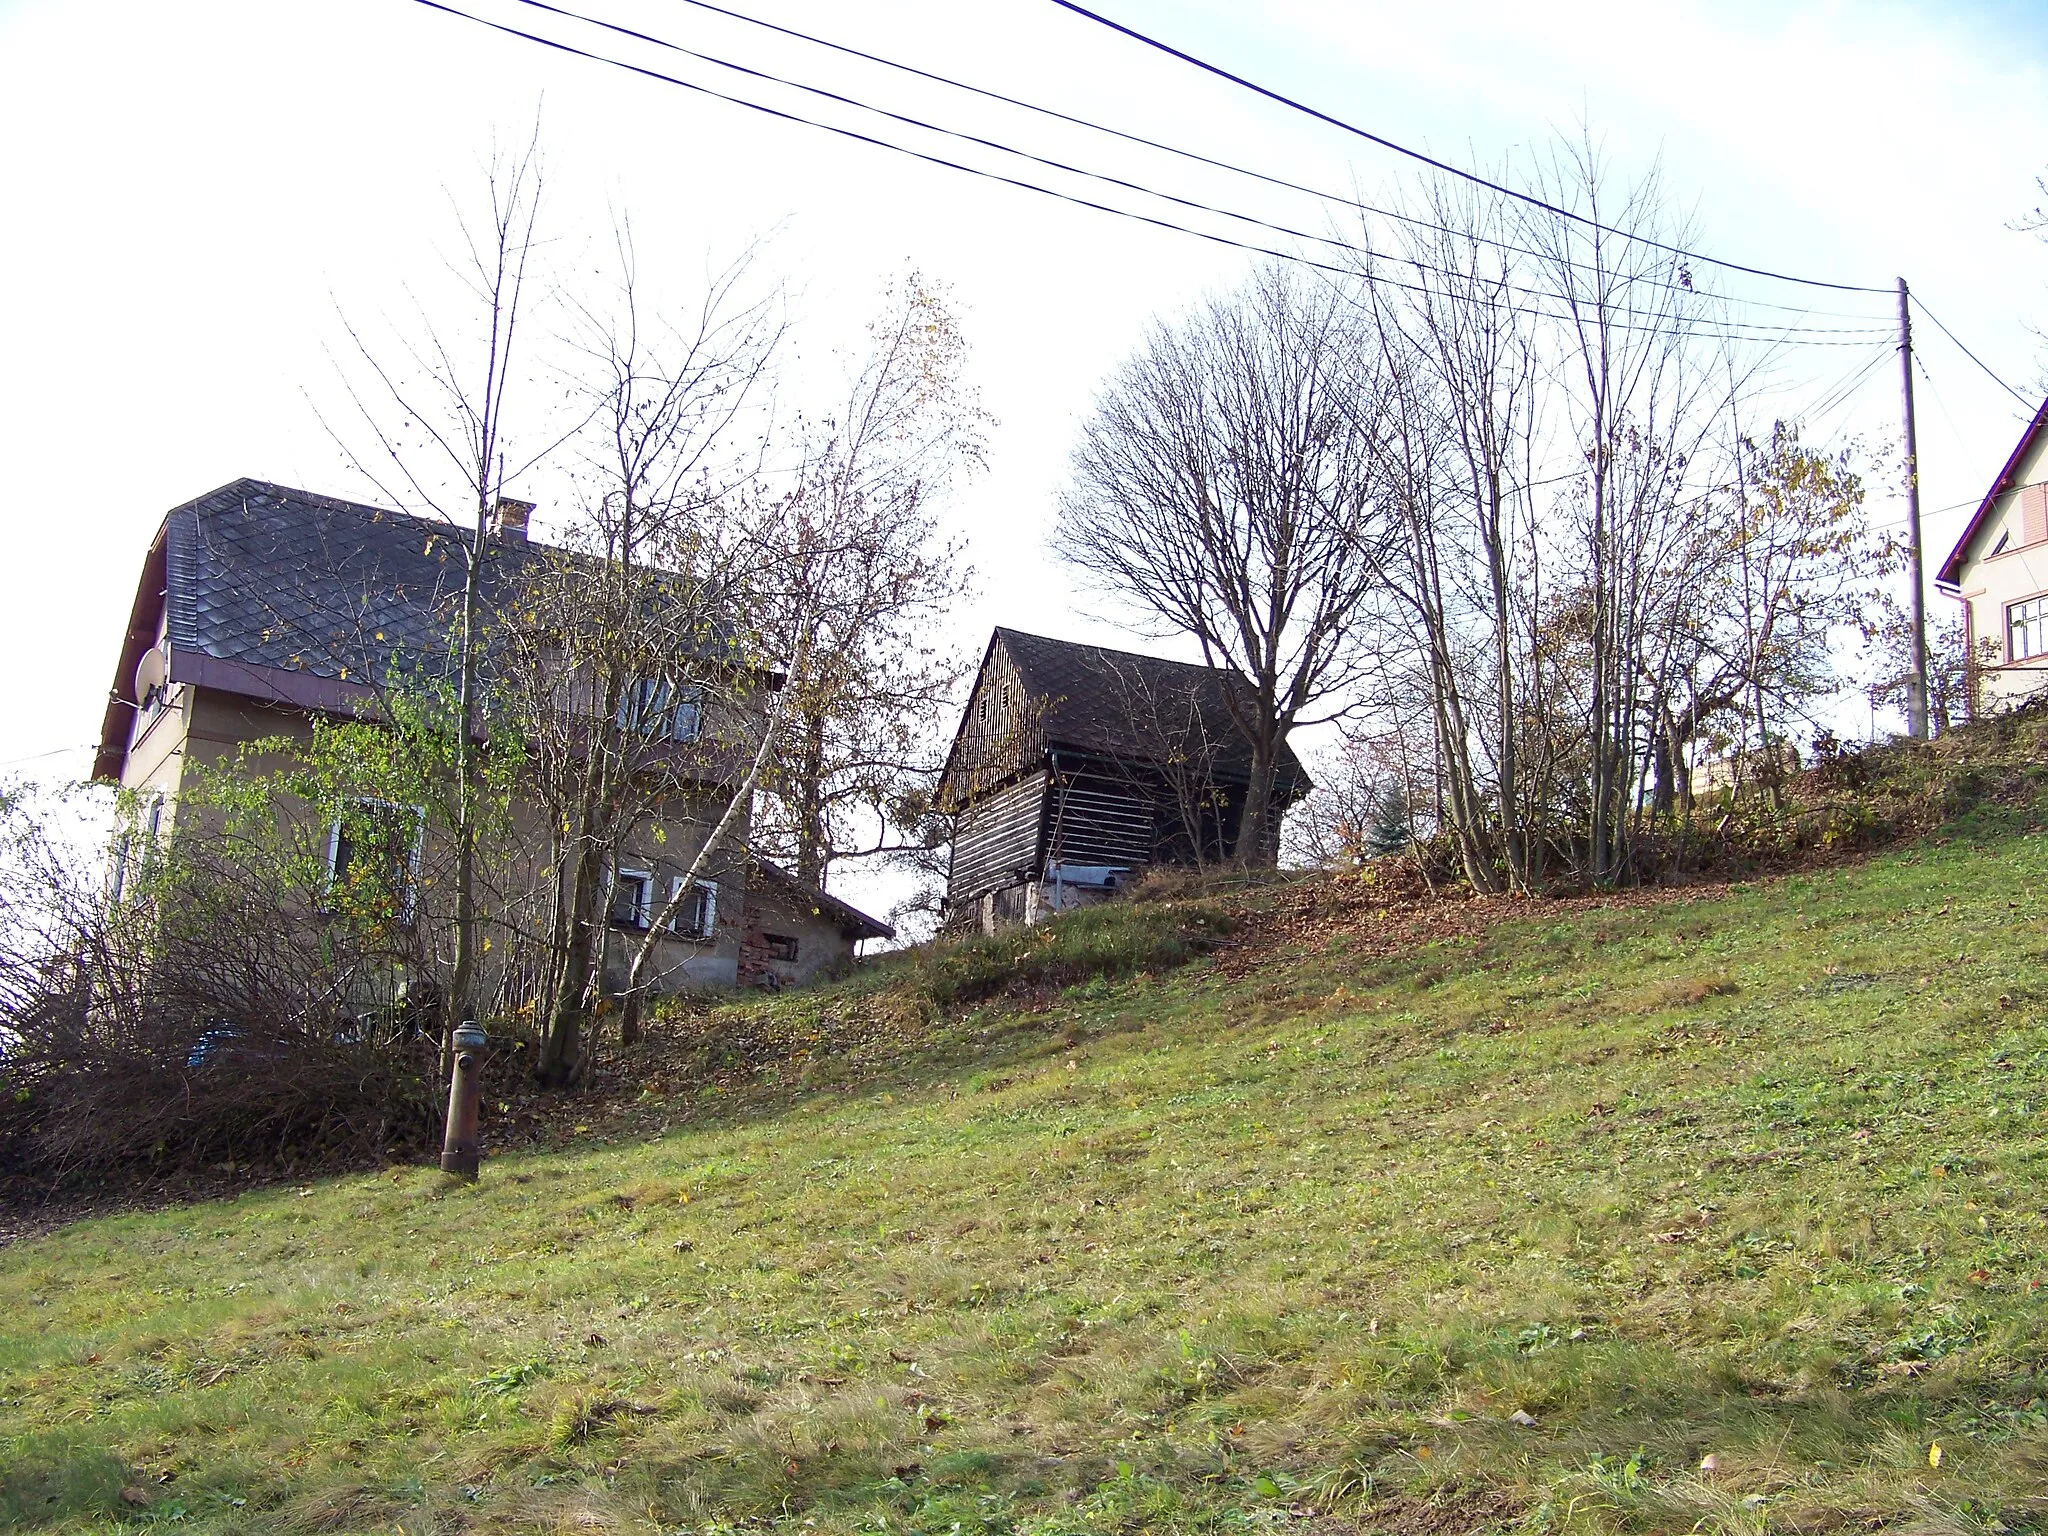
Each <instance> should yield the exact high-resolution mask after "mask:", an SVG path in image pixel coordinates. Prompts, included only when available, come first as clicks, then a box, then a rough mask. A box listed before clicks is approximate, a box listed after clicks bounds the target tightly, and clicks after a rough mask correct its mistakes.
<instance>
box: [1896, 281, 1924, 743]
mask: <svg viewBox="0 0 2048 1536" xmlns="http://www.w3.org/2000/svg"><path fill="white" fill-rule="evenodd" d="M1899 385H1900V388H1901V390H1902V392H1903V393H1902V399H1903V402H1904V409H1905V414H1906V576H1907V579H1908V580H1909V581H1911V582H1912V584H1913V593H1912V596H1913V605H1912V608H1911V610H1910V612H1911V614H1912V619H1913V633H1912V637H1911V638H1912V642H1913V670H1912V674H1911V675H1910V676H1909V677H1907V679H1906V734H1907V735H1908V736H1910V737H1912V738H1913V740H1915V741H1925V740H1926V739H1927V595H1926V592H1925V590H1924V587H1923V585H1922V582H1921V579H1920V447H1919V443H1918V440H1917V439H1916V437H1915V436H1914V432H1913V312H1912V301H1911V299H1910V298H1909V297H1908V295H1907V293H1906V280H1905V279H1904V278H1903V277H1902V278H1900V279H1899Z"/></svg>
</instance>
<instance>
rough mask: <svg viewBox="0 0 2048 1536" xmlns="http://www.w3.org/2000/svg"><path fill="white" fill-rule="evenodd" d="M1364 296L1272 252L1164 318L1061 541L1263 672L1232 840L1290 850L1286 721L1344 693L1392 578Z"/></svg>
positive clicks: (1064, 512) (1098, 575) (1093, 457)
mask: <svg viewBox="0 0 2048 1536" xmlns="http://www.w3.org/2000/svg"><path fill="white" fill-rule="evenodd" d="M1350 313H1351V312H1350V308H1349V306H1348V305H1346V304H1345V303H1344V302H1343V301H1342V299H1341V298H1339V297H1338V296H1337V295H1336V294H1334V293H1332V292H1331V291H1329V290H1328V289H1327V288H1324V287H1320V286H1317V285H1313V284H1310V283H1308V282H1307V281H1306V280H1304V279H1303V278H1301V277H1300V276H1298V275H1296V274H1295V273H1294V272H1292V271H1291V270H1288V269H1285V268H1282V267H1279V266H1275V267H1271V268H1268V269H1266V270H1264V271H1262V272H1261V273H1260V274H1258V275H1257V276H1256V277H1255V278H1254V279H1253V280H1252V281H1251V282H1250V283H1249V284H1247V285H1246V286H1245V287H1244V288H1243V289H1241V290H1240V291H1239V292H1237V293H1235V294H1232V295H1229V296H1227V297H1224V298H1219V299H1216V300H1213V301H1211V302H1210V303H1208V304H1206V305H1204V306H1202V307H1201V308H1199V309H1197V310H1196V311H1195V312H1194V313H1193V314H1191V315H1189V316H1187V317H1186V318H1184V319H1183V320H1181V321H1180V322H1179V323H1177V324H1175V325H1170V326H1169V325H1164V324H1162V325H1158V326H1156V327H1155V328H1154V329H1153V331H1152V333H1151V334H1150V336H1148V337H1147V338H1146V340H1145V342H1144V343H1143V344H1142V346H1141V347H1140V349H1139V351H1138V352H1137V354H1136V355H1135V356H1133V357H1132V358H1131V359H1130V360H1129V361H1127V362H1126V363H1124V364H1123V366H1122V367H1120V368H1119V369H1118V370H1117V371H1116V373H1115V374H1114V375H1112V377H1111V379H1110V381H1109V383H1108V385H1107V386H1106V387H1105V388H1104V390H1103V392H1102V394H1101V395H1100V397H1099V398H1098V399H1097V401H1096V405H1095V410H1094V414H1093V416H1092V417H1091V418H1090V420H1089V421H1088V423H1087V425H1086V426H1085V428H1084V429H1083V433H1082V438H1081V443H1080V445H1079V447H1078V448H1077V449H1076V451H1075V454H1074V463H1073V482H1072V486H1071V488H1070V489H1069V490H1068V492H1067V493H1066V495H1065V496H1064V497H1063V498H1062V501H1061V505H1060V513H1059V522H1058V527H1057V530H1056V533H1055V536H1054V545H1055V548H1056V549H1057V550H1058V551H1059V553H1060V554H1061V555H1062V556H1064V558H1066V559H1067V560H1068V561H1070V562H1071V563H1072V564H1074V565H1075V566H1076V567H1078V568H1079V569H1080V570H1082V571H1083V572H1085V573H1086V574H1087V575H1088V576H1089V577H1091V578H1092V579H1093V580H1094V581H1095V582H1096V583H1097V584H1098V585H1099V586H1100V587H1101V588H1102V589H1103V590H1104V591H1105V592H1106V593H1108V594H1109V595H1110V596H1112V597H1114V598H1115V599H1117V600H1118V601H1120V602H1122V603H1124V604H1125V605H1127V606H1129V607H1131V608H1133V609H1135V610H1137V611H1138V612H1140V613H1143V614H1145V615H1147V616H1149V617H1150V618H1151V619H1153V620H1154V621H1155V622H1157V623H1159V624H1161V625H1162V626H1163V627H1165V628H1167V629H1169V630H1171V631H1175V632H1178V633H1181V634H1185V635H1188V636H1190V637H1192V638H1193V639H1194V640H1195V642H1196V643H1197V644H1198V645H1199V646H1200V648H1201V652H1202V656H1203V659H1204V660H1205V661H1206V662H1207V663H1208V664H1209V665H1211V666H1220V667H1229V668H1233V669H1235V670H1237V671H1238V672H1240V673H1242V674H1243V676H1244V677H1245V678H1246V679H1247V681H1248V682H1249V683H1250V685H1251V686H1250V689H1249V690H1248V694H1247V701H1239V700H1236V699H1232V701H1231V703H1230V709H1231V713H1232V717H1233V723H1234V724H1235V725H1236V727H1237V729H1238V730H1239V731H1241V732H1242V733H1243V736H1244V739H1245V742H1246V744H1247V745H1248V746H1249V748H1250V751H1251V782H1250V785H1249V788H1248V790H1247V792H1246V795H1245V801H1244V808H1243V812H1242V815H1241V817H1240V821H1239V825H1238V828H1237V832H1236V836H1235V838H1234V845H1235V856H1236V857H1237V858H1238V859H1239V860H1241V861H1243V862H1244V863H1246V864H1250V865H1255V866H1256V865H1268V864H1271V863H1272V862H1273V861H1274V860H1275V858H1276V857H1277V855H1278V828H1277V826H1276V825H1275V821H1276V819H1277V818H1276V817H1275V816H1274V773H1275V769H1276V765H1277V763H1278V760H1279V751H1280V747H1281V745H1282V743H1284V742H1285V740H1286V738H1287V733H1288V731H1289V730H1290V729H1291V728H1293V727H1294V726H1296V725H1300V724H1308V723H1310V719H1311V716H1312V712H1314V711H1316V710H1317V708H1318V707H1319V706H1324V705H1329V706H1331V707H1333V708H1335V709H1341V708H1342V707H1343V704H1342V695H1343V693H1344V691H1345V689H1346V688H1347V687H1348V686H1349V685H1350V684H1351V683H1352V682H1353V681H1354V680H1355V678H1356V677H1357V675H1358V667H1359V663H1358V657H1357V654H1356V650H1355V648H1354V647H1353V646H1351V645H1350V644H1348V643H1347V639H1348V634H1347V632H1348V628H1349V624H1350V621H1351V619H1352V616H1353V615H1354V613H1355V612H1356V610H1357V609H1358V607H1359V605H1360V604H1361V602H1363V601H1364V600H1365V598H1366V596H1367V594H1369V593H1370V592H1371V591H1373V590H1374V588H1375V586H1376V585H1377V583H1378V581H1379V576H1378V573H1377V569H1376V562H1375V561H1374V560H1373V559H1372V557H1371V551H1372V549H1373V548H1374V547H1375V546H1376V545H1377V544H1378V543H1379V541H1380V540H1381V539H1382V538H1383V537H1384V520H1383V518H1382V515H1381V509H1380V507H1379V504H1378V502H1377V499H1376V497H1375V495H1374V485H1373V475H1372V461H1373V457H1374V454H1375V453H1376V452H1377V450H1378V448H1379V441H1380V435H1381V426H1382V418H1383V413H1384V410H1385V401H1386V394H1387V392H1386V388H1385V384H1384V381H1383V380H1382V379H1381V378H1380V377H1379V376H1378V374H1377V373H1375V372H1372V371H1370V370H1362V369H1361V368H1360V367H1359V366H1358V360H1359V350H1358V348H1357V346H1356V345H1355V336H1354V328H1353V326H1352V325H1351V323H1350Z"/></svg>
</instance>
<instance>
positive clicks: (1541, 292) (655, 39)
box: [519, 0, 1887, 341]
mask: <svg viewBox="0 0 2048 1536" xmlns="http://www.w3.org/2000/svg"><path fill="white" fill-rule="evenodd" d="M519 3H520V4H522V5H525V6H527V7H529V8H530V9H533V10H537V11H544V12H546V13H547V14H549V15H552V16H560V17H562V18H564V19H566V20H569V21H575V22H581V23H582V24H583V25H585V26H590V27H595V28H597V29H599V30H601V31H605V32H609V33H612V34H613V35H614V36H618V37H625V38H630V39H632V40H633V41H635V42H640V43H646V44H648V45H650V46H652V47H656V48H661V49H665V50H666V51H668V52H670V53H675V54H680V55H682V56H683V57H684V58H689V59H695V60H697V61H698V62H699V63H702V64H709V65H712V66H713V67H715V68H718V69H723V70H727V71H730V72H731V73H733V74H737V75H741V76H744V77H746V78H748V79H752V80H760V81H764V82H766V83H768V84H771V85H779V86H782V87H784V88H785V89H788V90H794V91H801V92H803V93H804V94H806V95H809V96H815V97H817V98H819V99H820V100H824V101H830V102H835V103H837V104H838V105H840V106H845V107H852V108H853V109H855V110H856V111H860V112H867V113H871V114H873V115H874V116H877V117H881V118H886V119H887V120H888V121H890V122H893V123H899V124H901V125H903V126H904V127H907V128H913V129H918V130H920V131H923V132H926V133H935V134H938V135H940V136H941V137H944V138H949V139H955V140H957V141H959V142H961V143H963V144H973V145H975V146H977V147H979V148H982V149H988V150H993V151H995V152H996V153H997V154H1003V155H1011V156H1014V157H1016V158H1017V159H1020V160H1026V161H1029V162H1030V163H1032V164H1033V165H1039V166H1043V167H1045V168H1046V169H1048V170H1053V171H1059V172H1061V173H1063V174H1066V175H1070V176H1079V177H1081V178H1083V179H1085V180H1089V181H1097V182H1101V183H1102V184H1104V185H1105V186H1112V187H1117V188H1119V189H1121V190H1123V191H1126V192H1135V193H1137V194H1138V195H1139V196H1141V197H1153V198H1158V199H1159V200H1160V201H1162V202H1166V203H1171V204H1174V205H1175V206H1177V207H1180V208H1185V209H1188V210H1190V211H1191V212H1196V213H1206V214H1213V215H1215V216H1216V217H1218V218H1225V219H1231V220H1233V221H1235V222H1237V223H1241V224H1248V225H1251V226H1252V227H1254V228H1256V229H1262V230H1265V231H1266V232H1267V233H1269V234H1275V235H1282V236H1285V237H1286V238H1288V239H1291V240H1302V241H1307V242H1309V243H1311V244H1315V245H1321V246H1324V247H1327V248H1329V249H1332V250H1335V251H1339V252H1342V253H1343V254H1345V255H1347V256H1359V257H1365V258H1369V259H1371V260H1375V261H1392V262H1397V263H1399V264H1401V265H1402V266H1406V267H1413V268H1414V269H1416V270H1417V271H1420V272H1427V273H1430V274H1432V275H1434V276H1438V277H1446V278H1451V279H1453V280H1455V281H1472V280H1473V279H1472V277H1471V276H1470V275H1469V274H1466V273H1462V272H1455V271H1449V270H1446V269H1444V268H1441V267H1432V266H1430V265H1428V264H1427V263H1426V262H1422V261H1419V260H1417V259H1416V258H1415V257H1413V256H1406V255H1394V254H1389V253H1388V252H1385V251H1377V250H1373V249H1372V248H1371V247H1369V246H1364V245H1360V244H1356V243H1354V242H1352V241H1349V240H1343V239H1339V238H1337V237H1335V236H1332V235H1319V234H1315V233H1313V232H1311V231H1308V230H1304V229H1297V228H1295V227H1293V226H1292V225H1287V224H1280V223H1276V222H1274V221H1273V220H1270V219H1264V218H1260V217H1258V216H1256V215H1254V214H1247V213H1239V212H1237V211H1236V210H1234V209H1230V208H1225V207H1222V206H1219V205H1217V204H1214V203H1205V202H1201V201H1199V200H1197V199H1194V198H1188V197H1181V196H1179V195H1178V194H1176V193H1171V192H1162V191H1160V190H1159V189H1158V188H1156V187H1151V186H1147V185H1145V184H1143V183H1140V182H1136V181H1130V180H1127V179H1125V178H1124V177H1121V176H1112V175H1109V174H1108V173H1106V172H1102V171H1093V170H1089V169H1088V168H1087V167H1085V166H1079V165H1074V164H1072V163H1070V162H1068V161H1064V160H1055V159H1052V158H1049V157H1048V156H1045V155H1040V154H1034V153H1033V152H1031V151H1029V150H1024V149H1018V148H1016V147H1015V146H1013V145H1010V144H1005V143H1003V142H1001V141H1000V140H997V139H991V138H986V137H983V136H982V135H980V134H975V133H968V132H965V131H963V130H961V129H957V128H948V127H946V126H944V125H943V124H939V123H933V122H930V121H928V120H926V119H924V118H920V117H912V116H910V115H908V114H906V113H902V112H896V111H892V110H890V109H889V108H887V107H878V106H875V105H873V104H872V103H870V102H866V101H862V100H860V99H859V98H857V97H854V96H848V95H845V94H843V93H842V92H839V91H833V90H827V89H826V88H824V87H823V86H816V85H810V84H807V83H805V82H804V81H801V80H794V79H791V78H790V77H788V76H786V75H778V74H774V73H771V72H770V71H768V70H764V69H758V68H755V67H754V66H753V65H750V64H740V63H735V62H734V61H733V60H730V59H725V58H720V57H719V56H718V55H716V54H711V53H705V52H702V51H701V50H699V49H696V48H691V47H687V46H685V45H684V44H682V43H678V42H674V41H672V40H671V39H669V38H665V37H661V36H658V35H656V34H654V33H651V32H643V31H640V30H638V29H637V28H634V27H628V26H624V25H622V24H620V23H618V22H614V21H607V20H605V19H604V18H603V17H600V16H593V15H590V14H589V13H587V12H583V11H577V10H572V9H569V8H568V7H565V6H560V5H554V4H551V3H550V0H519ZM713 9H720V10H721V12H722V14H726V15H735V14H737V13H735V12H726V11H722V8H718V7H713ZM1433 227H1437V228H1441V227H1442V226H1433ZM1445 232H1446V233H1453V234H1455V233H1456V231H1448V230H1447V231H1445ZM1529 254H1537V253H1533V252H1532V253H1529ZM1569 265H1572V266H1574V267H1582V266H1583V264H1581V263H1569ZM1484 281H1486V282H1488V283H1491V282H1492V279H1491V278H1490V277H1489V278H1487V279H1485V280H1484ZM1635 281H1637V280H1636V279H1633V278H1632V279H1631V280H1630V284H1629V286H1630V287H1633V285H1634V283H1635ZM1501 286H1502V287H1503V288H1504V289H1506V290H1507V291H1509V292H1512V293H1517V294H1520V295H1521V296H1523V297H1525V298H1532V299H1538V300H1547V301H1549V302H1551V303H1559V304H1563V303H1570V302H1572V301H1571V299H1570V298H1569V297H1568V296H1567V295H1564V294H1559V293H1554V292H1551V291H1549V290H1546V289H1541V288H1531V287H1528V286H1526V285H1521V284H1515V283H1511V282H1508V281H1507V280H1506V278H1505V277H1504V276H1503V278H1502V279H1501ZM1647 286H1650V287H1654V288H1658V289H1663V290H1665V291H1669V292H1686V293H1694V292H1696V290H1694V289H1692V288H1691V287H1689V286H1686V287H1680V285H1676V284H1672V283H1666V282H1657V281H1649V282H1648V283H1647ZM1630 313H1632V314H1640V312H1639V311H1634V310H1631V311H1630ZM1644 318H1649V319H1652V320H1655V319H1657V318H1660V317H1658V316H1655V315H1649V316H1645V317H1644ZM1695 329H1711V330H1713V331H1714V332H1716V333H1718V334H1723V335H1729V336H1735V335H1738V334H1739V333H1741V332H1745V331H1756V332H1760V333H1763V334H1765V335H1767V336H1768V337H1769V338H1770V339H1772V340H1774V341H1777V340H1784V339H1786V338H1787V337H1789V336H1792V335H1797V336H1800V337H1806V336H1815V335H1819V336H1852V337H1856V338H1859V339H1861V338H1868V337H1871V336H1875V335H1881V334H1887V332H1886V331H1883V330H1880V329H1874V328H1872V327H1870V326H1857V327H1849V326H1791V325H1785V324H1777V323H1772V324H1758V323H1754V322H1751V321H1746V320H1734V319H1717V320H1711V321H1702V322H1700V323H1699V325H1698V326H1696V327H1695Z"/></svg>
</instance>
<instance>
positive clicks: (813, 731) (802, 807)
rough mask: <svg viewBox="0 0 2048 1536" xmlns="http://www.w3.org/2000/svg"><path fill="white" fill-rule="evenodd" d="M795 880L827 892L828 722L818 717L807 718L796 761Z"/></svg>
mask: <svg viewBox="0 0 2048 1536" xmlns="http://www.w3.org/2000/svg"><path fill="white" fill-rule="evenodd" d="M795 790H796V793H795V795H794V796H792V798H793V799H794V800H795V802H796V812H797V814H796V821H797V829H796V833H797V844H796V877H797V879H799V880H801V881H803V882H804V884H806V885H808V886H812V887H814V888H816V889H818V890H821V891H822V890H823V889H825V875H826V869H825V860H826V852H827V850H826V846H825V845H826V842H827V835H826V830H825V722H824V720H823V719H822V718H821V717H820V716H818V715H817V714H815V713H812V712H809V711H806V713H805V716H804V744H803V751H802V752H801V753H800V754H799V756H798V759H797V784H796V785H795Z"/></svg>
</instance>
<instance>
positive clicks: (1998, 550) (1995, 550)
mask: <svg viewBox="0 0 2048 1536" xmlns="http://www.w3.org/2000/svg"><path fill="white" fill-rule="evenodd" d="M2011 542H2012V530H2011V529H2009V528H2008V529H2006V530H2005V531H2004V532H2003V533H2001V534H1999V536H1998V542H1997V543H1996V544H1994V545H1992V546H1991V554H1993V555H2002V554H2004V553H2005V546H2006V545H2008V544H2010V543H2011ZM1985 558H1986V559H1987V560H1988V559H1990V558H1991V556H1990V555H1987V556H1985Z"/></svg>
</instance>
